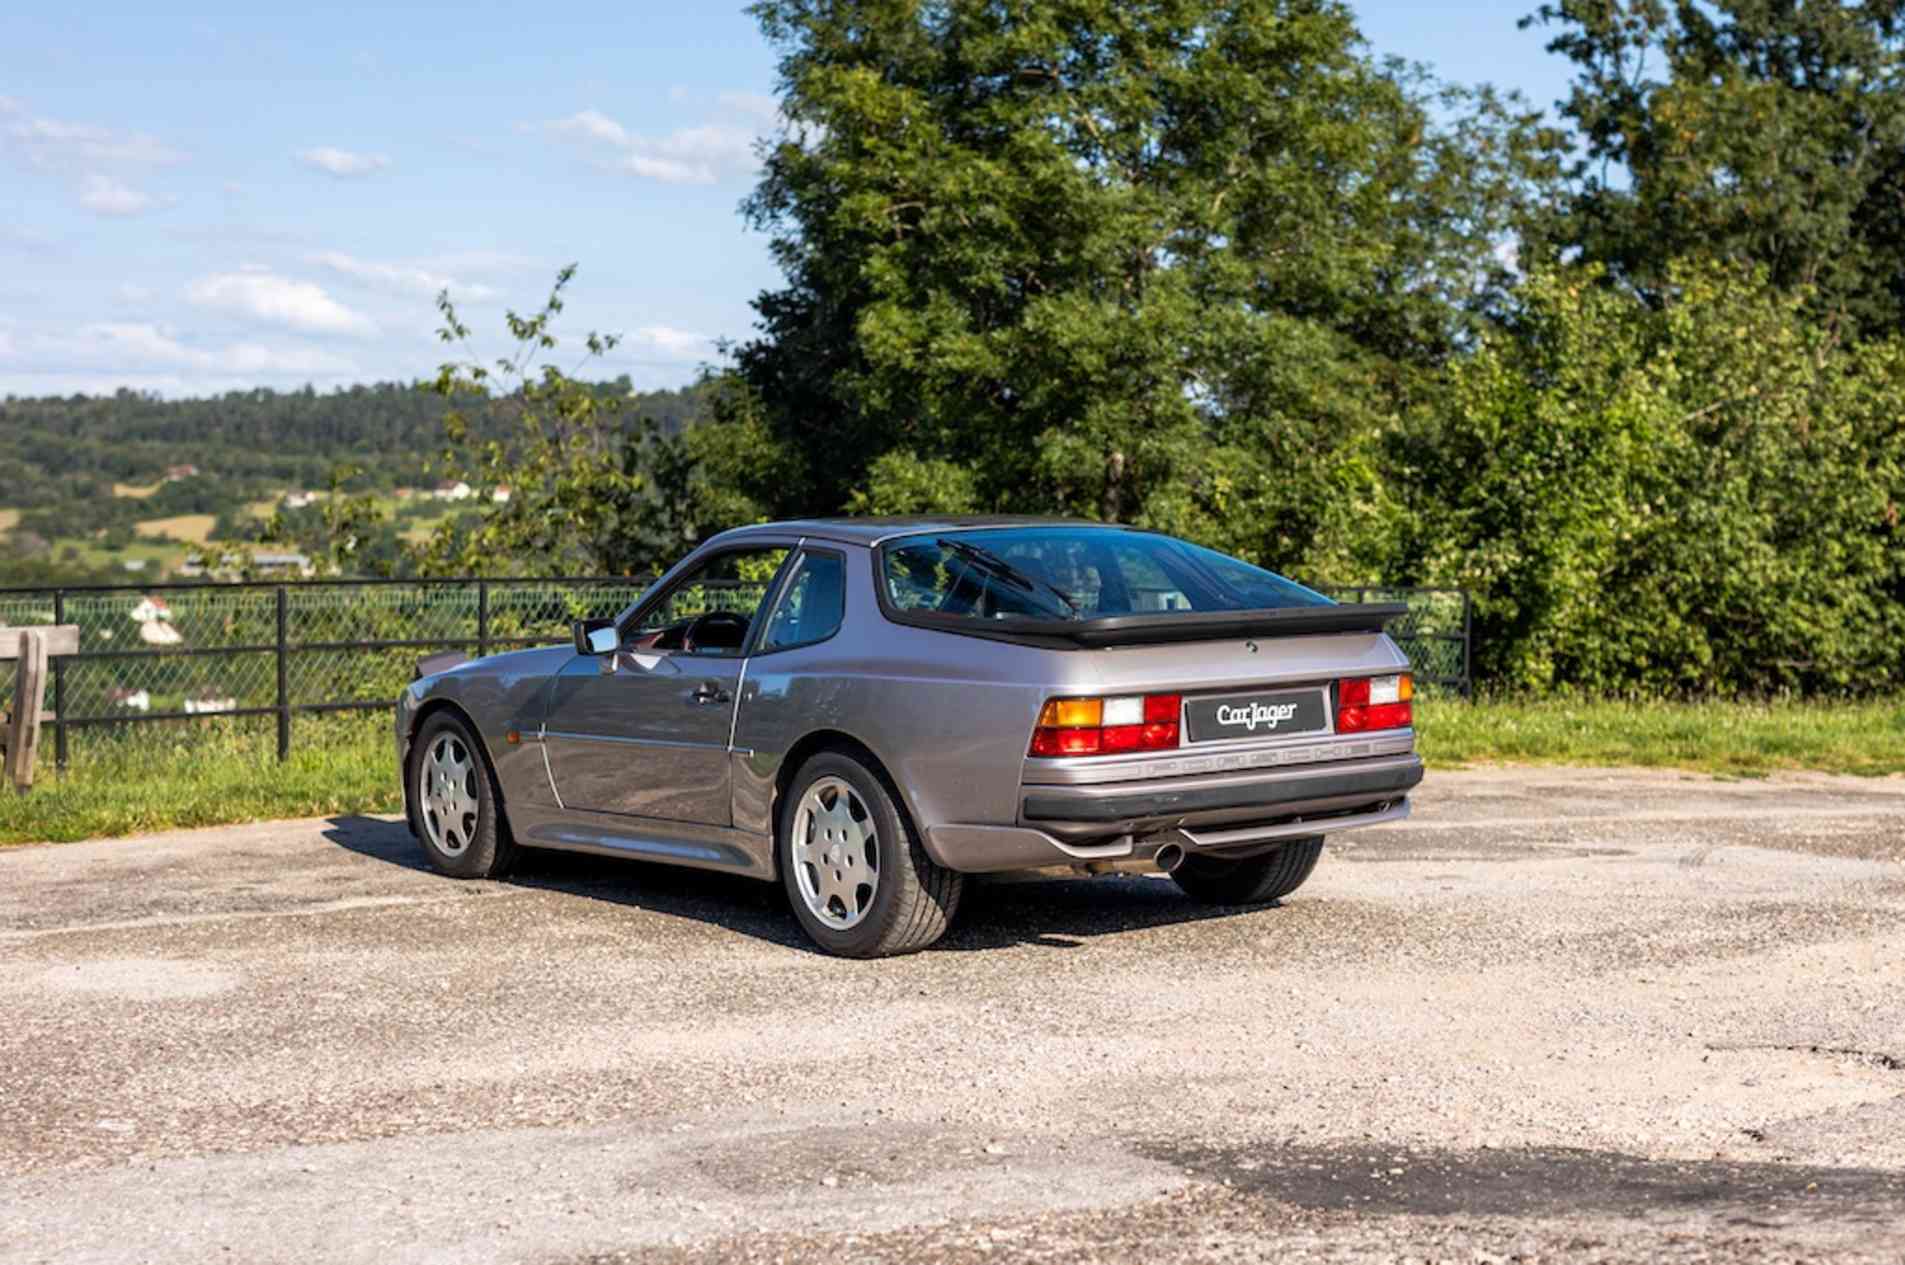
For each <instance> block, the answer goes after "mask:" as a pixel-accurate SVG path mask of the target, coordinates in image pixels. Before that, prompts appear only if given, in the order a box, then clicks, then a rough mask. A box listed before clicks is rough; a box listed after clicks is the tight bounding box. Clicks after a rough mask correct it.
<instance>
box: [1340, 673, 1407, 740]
mask: <svg viewBox="0 0 1905 1265" xmlns="http://www.w3.org/2000/svg"><path fill="white" fill-rule="evenodd" d="M1415 695H1416V683H1415V678H1414V677H1413V676H1411V675H1409V674H1408V673H1407V672H1401V673H1397V674H1396V675H1394V676H1351V677H1344V678H1343V679H1342V680H1340V681H1338V682H1337V683H1336V732H1337V733H1339V734H1360V733H1368V732H1370V731H1371V730H1375V729H1407V728H1409V727H1410V726H1411V725H1413V724H1414V723H1415V705H1414V703H1413V702H1412V701H1411V700H1413V699H1414V698H1415Z"/></svg>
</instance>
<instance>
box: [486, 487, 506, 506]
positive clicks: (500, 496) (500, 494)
mask: <svg viewBox="0 0 1905 1265" xmlns="http://www.w3.org/2000/svg"><path fill="white" fill-rule="evenodd" d="M489 499H490V500H492V501H494V502H496V503H497V504H498V505H501V504H503V503H504V502H506V501H507V500H509V488H508V487H507V486H504V487H498V488H492V489H491V490H490V494H489Z"/></svg>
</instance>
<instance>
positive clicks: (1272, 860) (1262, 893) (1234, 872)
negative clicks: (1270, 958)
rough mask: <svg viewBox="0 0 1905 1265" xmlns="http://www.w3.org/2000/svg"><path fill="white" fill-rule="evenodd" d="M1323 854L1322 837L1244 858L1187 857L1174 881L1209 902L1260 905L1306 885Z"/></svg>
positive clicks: (1194, 897)
mask: <svg viewBox="0 0 1905 1265" xmlns="http://www.w3.org/2000/svg"><path fill="white" fill-rule="evenodd" d="M1322 855H1323V839H1322V836H1320V835H1319V836H1317V837H1316V838H1314V839H1292V840H1291V841H1290V842H1288V843H1286V844H1284V845H1283V846H1282V847H1280V848H1278V849H1277V850H1276V851H1275V852H1267V853H1265V854H1264V855H1262V856H1254V857H1250V858H1248V859H1246V860H1242V861H1226V860H1225V859H1223V858H1222V857H1212V856H1187V857H1185V858H1184V863H1183V864H1182V865H1180V866H1178V867H1177V869H1175V870H1173V871H1172V872H1171V881H1172V882H1174V883H1176V884H1177V885H1178V888H1179V889H1180V890H1182V891H1183V893H1184V894H1185V895H1186V896H1188V897H1190V898H1191V899H1192V900H1195V901H1201V902H1203V903H1204V904H1206V905H1261V904H1264V903H1266V902H1268V901H1273V900H1281V899H1283V898H1284V897H1285V896H1288V895H1289V894H1290V893H1291V892H1294V891H1295V890H1296V889H1297V888H1299V887H1301V886H1303V880H1305V879H1307V878H1309V877H1310V871H1311V870H1314V869H1315V868H1316V862H1317V858H1319V857H1321V856H1322Z"/></svg>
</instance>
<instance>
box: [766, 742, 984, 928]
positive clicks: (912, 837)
mask: <svg viewBox="0 0 1905 1265" xmlns="http://www.w3.org/2000/svg"><path fill="white" fill-rule="evenodd" d="M778 833H779V848H780V869H781V881H782V883H783V884H784V885H785V886H786V888H787V896H788V901H789V903H790V904H792V905H793V907H794V916H795V917H796V918H798V919H799V920H800V925H801V927H802V929H803V930H805V931H806V932H807V934H808V935H809V936H810V937H812V939H813V941H814V943H815V944H818V945H819V946H820V947H821V948H823V949H825V950H826V951H827V952H829V953H833V954H838V955H839V956H841V957H851V958H878V957H889V956H892V955H894V954H899V953H913V952H916V951H917V950H920V949H923V948H925V947H926V946H927V945H929V944H931V943H932V942H933V941H935V940H937V939H939V937H940V936H942V935H944V934H945V933H946V928H947V927H948V926H949V925H950V924H951V923H952V918H953V914H954V912H955V911H957V909H958V908H959V895H960V892H961V891H962V890H963V888H964V880H965V876H964V875H962V874H960V873H958V872H956V871H954V870H948V869H944V868H942V867H940V866H939V865H936V864H934V862H933V859H932V858H931V857H929V856H927V855H926V849H925V848H923V847H922V846H920V842H919V838H918V836H917V835H916V833H915V832H914V830H913V827H912V824H911V823H910V822H908V821H907V820H906V817H905V814H904V813H902V812H901V811H900V807H899V797H898V795H896V794H895V793H894V792H893V790H892V788H891V786H890V784H889V783H888V782H887V780H886V778H885V777H884V776H883V775H882V774H880V772H879V771H878V770H876V769H872V768H869V767H868V766H867V765H866V764H864V763H862V762H861V761H860V760H858V759H856V758H855V757H853V756H851V755H848V754H846V753H845V752H840V751H824V752H822V753H820V754H819V755H816V756H814V757H813V758H812V759H811V760H809V761H807V763H806V764H804V765H802V766H801V769H800V772H799V773H797V774H795V776H794V780H793V783H792V785H791V786H789V788H788V794H787V797H786V799H785V801H784V802H783V803H782V804H781V812H780V830H779V832H778Z"/></svg>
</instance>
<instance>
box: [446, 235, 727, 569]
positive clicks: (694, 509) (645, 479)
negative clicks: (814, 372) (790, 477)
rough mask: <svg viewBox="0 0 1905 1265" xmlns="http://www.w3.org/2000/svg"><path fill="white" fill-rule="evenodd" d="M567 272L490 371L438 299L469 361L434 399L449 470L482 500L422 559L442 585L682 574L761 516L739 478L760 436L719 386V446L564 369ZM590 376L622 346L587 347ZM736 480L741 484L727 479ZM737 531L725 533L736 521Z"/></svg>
mask: <svg viewBox="0 0 1905 1265" xmlns="http://www.w3.org/2000/svg"><path fill="white" fill-rule="evenodd" d="M575 271H576V270H575V266H574V265H573V264H571V265H570V266H568V267H566V268H563V269H562V270H561V271H560V272H559V273H558V274H557V276H556V281H555V285H554V286H553V287H552V289H551V290H550V293H549V297H548V299H547V300H546V301H545V302H544V303H543V305H542V307H541V308H540V309H539V310H537V311H536V312H534V313H533V314H531V315H529V316H520V315H518V314H517V313H515V312H514V311H511V312H509V313H507V314H506V316H505V320H506V322H507V324H508V329H509V337H510V351H509V353H508V354H507V355H504V356H502V357H500V358H498V359H497V360H495V361H494V362H492V363H490V364H486V363H484V362H483V361H482V359H481V358H480V357H478V356H477V355H476V354H475V353H474V352H473V351H471V350H470V349H471V347H472V335H471V331H470V329H469V328H468V327H467V326H466V325H464V324H463V323H462V321H461V319H460V318H459V317H458V315H457V311H456V308H455V306H454V305H453V304H452V303H451V301H450V298H449V295H448V294H447V292H446V293H445V294H443V295H440V296H438V299H437V308H438V310H439V312H440V313H441V314H442V318H443V325H442V327H441V328H440V329H439V330H438V336H439V337H440V338H441V339H442V340H443V341H444V342H445V343H447V344H449V345H451V346H453V347H456V348H458V349H459V350H462V351H464V352H465V353H466V354H465V356H464V357H463V358H460V359H455V360H449V361H445V362H444V363H443V365H442V366H441V368H440V369H439V371H438V373H437V378H436V382H435V390H436V391H437V392H438V394H440V395H442V396H443V397H444V398H445V399H447V400H449V401H450V402H451V404H452V407H451V408H450V409H449V410H448V411H447V412H445V414H444V417H443V424H444V434H445V438H446V444H445V447H444V450H443V454H442V463H441V470H442V472H443V474H444V475H445V476H446V477H447V478H449V479H452V480H461V481H464V482H467V483H469V484H470V486H471V488H472V489H473V490H474V493H475V495H474V497H473V504H474V506H475V510H474V512H472V513H467V514H459V515H455V516H453V517H451V518H449V519H447V520H445V521H444V522H443V523H442V524H441V525H440V526H439V527H438V528H437V530H436V531H435V532H434V534H433V535H432V536H431V538H430V539H429V540H428V541H427V542H426V543H425V544H424V545H423V546H422V547H421V548H420V549H419V550H418V551H417V555H418V558H419V562H420V565H421V566H422V568H423V569H424V570H426V571H431V572H436V573H439V574H456V575H478V574H498V573H508V572H515V573H522V572H536V573H540V574H582V573H589V574H620V575H638V574H646V573H650V572H653V571H656V570H659V569H660V568H662V567H664V566H666V565H667V564H669V563H671V562H673V561H674V560H675V559H676V558H677V557H679V556H680V554H681V553H682V552H683V551H684V549H685V547H686V545H687V544H688V543H691V542H692V541H694V540H696V539H699V537H700V536H701V535H703V534H705V533H706V532H707V531H708V530H710V528H711V525H715V524H718V525H719V526H722V527H726V526H732V525H733V524H734V523H735V522H736V521H747V519H748V518H749V517H751V516H753V505H752V502H750V501H749V500H748V499H747V497H746V496H745V495H744V494H742V493H738V492H734V491H731V490H730V489H731V488H733V487H738V486H740V483H741V479H740V477H739V474H738V473H737V472H739V471H743V470H750V471H751V470H753V469H755V468H757V466H758V463H757V462H755V461H754V460H753V458H754V457H756V456H757V455H758V454H756V453H755V452H753V451H752V449H751V447H750V437H751V436H753V435H755V434H757V431H758V428H757V427H755V426H754V425H753V424H752V423H751V422H750V421H749V418H748V416H747V415H746V408H745V401H743V403H741V404H736V405H733V406H730V405H728V404H727V403H725V401H728V400H729V399H731V398H739V393H737V392H735V391H733V390H730V389H728V387H727V386H726V385H725V384H724V383H723V382H721V381H720V380H719V379H718V378H717V379H711V380H710V381H708V382H705V383H704V384H703V385H702V387H701V388H699V393H700V394H701V395H702V396H703V397H705V398H706V399H707V400H709V401H712V402H713V403H710V404H709V405H708V407H710V408H713V407H715V406H717V405H718V406H719V407H720V408H721V409H722V410H723V415H724V417H726V419H727V420H728V422H729V424H728V425H726V426H723V427H721V428H720V429H719V431H718V433H715V434H710V435H707V436H701V435H699V434H698V433H697V432H698V431H699V430H701V429H705V428H698V427H693V426H687V427H684V426H683V425H682V424H681V423H680V422H679V421H674V422H669V421H665V420H664V421H657V420H656V419H654V418H652V417H644V416H640V415H638V414H637V413H636V411H635V409H634V407H632V406H633V405H634V404H635V403H636V401H635V399H634V398H633V397H634V393H633V392H632V391H631V390H630V389H629V385H628V380H627V379H626V378H624V379H621V380H619V381H617V382H610V383H592V382H588V381H585V380H583V379H581V378H579V377H577V376H576V373H577V371H578V370H579V369H580V368H581V366H580V365H578V366H577V367H576V369H574V370H564V369H563V368H561V367H560V366H559V365H557V364H554V363H551V360H550V357H551V356H552V355H553V354H554V353H555V352H556V350H557V348H558V346H559V342H558V339H557V337H556V334H555V321H556V318H557V317H558V316H559V315H560V314H561V313H562V310H563V292H564V291H565V290H566V289H567V288H568V285H569V283H570V281H571V280H573V278H574V276H575ZM583 342H584V348H585V352H584V355H583V358H582V364H588V363H591V362H595V361H598V360H600V359H601V358H602V357H603V356H605V355H607V354H608V353H609V352H610V351H611V350H612V349H613V348H614V346H615V344H616V338H615V337H614V336H611V335H603V334H596V333H590V334H588V335H586V336H585V337H584V339H583ZM724 475H731V476H734V481H733V482H732V483H731V484H730V483H727V482H724V480H723V476H724ZM723 520H725V521H723Z"/></svg>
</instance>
